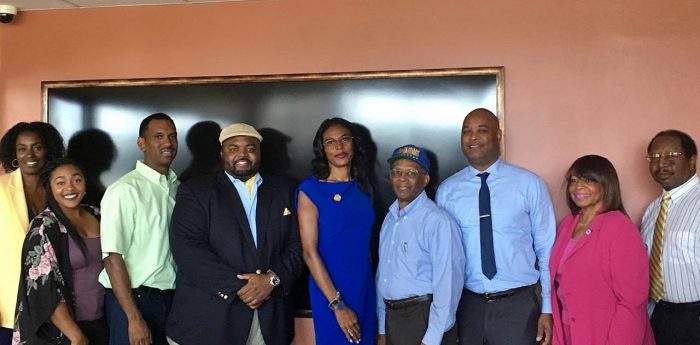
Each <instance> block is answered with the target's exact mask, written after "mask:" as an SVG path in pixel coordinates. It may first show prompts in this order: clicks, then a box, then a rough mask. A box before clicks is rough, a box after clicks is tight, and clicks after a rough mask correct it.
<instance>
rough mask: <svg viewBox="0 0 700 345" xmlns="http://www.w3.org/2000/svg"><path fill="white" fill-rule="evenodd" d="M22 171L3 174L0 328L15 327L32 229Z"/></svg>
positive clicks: (0, 189) (0, 191)
mask: <svg viewBox="0 0 700 345" xmlns="http://www.w3.org/2000/svg"><path fill="white" fill-rule="evenodd" d="M28 218H29V214H28V213H27V200H26V199H25V197H24V187H23V186H22V174H21V173H20V171H19V169H17V170H15V171H13V172H11V173H8V174H4V175H0V239H1V240H0V281H2V284H0V326H2V327H5V328H13V326H14V323H15V305H16V304H17V286H18V284H19V272H20V268H21V266H22V261H21V260H22V258H21V255H22V244H23V243H24V236H25V235H26V233H27V230H28V228H29V219H28Z"/></svg>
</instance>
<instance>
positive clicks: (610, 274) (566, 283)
mask: <svg viewBox="0 0 700 345" xmlns="http://www.w3.org/2000/svg"><path fill="white" fill-rule="evenodd" d="M578 218H579V215H571V214H570V215H568V216H566V217H565V218H564V219H563V220H562V221H561V223H560V224H559V228H558V229H557V239H556V242H555V243H554V247H553V248H552V254H551V257H550V259H549V267H550V272H551V276H552V295H551V299H552V316H553V318H554V337H553V345H564V335H563V333H562V327H563V325H562V319H561V304H560V301H559V298H558V294H563V295H564V299H565V301H566V307H567V311H568V314H569V322H570V327H571V328H570V330H571V340H572V342H573V344H575V345H585V344H590V345H604V344H609V345H627V344H629V345H653V344H655V342H654V335H653V333H652V331H651V326H650V324H649V318H648V316H647V311H646V306H647V301H648V296H649V258H648V256H647V251H646V250H645V248H644V244H643V242H642V239H641V236H640V233H639V230H638V229H637V227H635V226H634V224H632V222H631V221H630V219H629V218H628V217H627V216H626V215H625V214H623V213H622V212H620V211H612V212H605V213H601V214H598V215H596V216H595V218H593V221H592V222H591V224H590V226H589V230H590V231H587V232H586V233H584V235H583V236H581V238H579V239H578V241H577V243H576V245H575V247H574V249H573V251H572V253H571V255H570V256H569V258H568V259H566V261H564V262H563V263H562V262H561V259H562V255H563V253H564V249H565V248H566V245H567V243H568V241H569V240H570V239H571V235H572V233H573V230H574V227H575V226H576V222H577V221H578ZM557 272H561V275H562V277H561V281H560V282H558V283H557V282H555V276H556V274H557Z"/></svg>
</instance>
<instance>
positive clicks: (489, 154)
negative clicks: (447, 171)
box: [462, 109, 501, 171]
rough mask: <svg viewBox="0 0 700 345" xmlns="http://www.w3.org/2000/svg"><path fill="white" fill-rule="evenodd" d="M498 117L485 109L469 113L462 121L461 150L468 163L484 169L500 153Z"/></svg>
mask: <svg viewBox="0 0 700 345" xmlns="http://www.w3.org/2000/svg"><path fill="white" fill-rule="evenodd" d="M498 126H499V125H498V119H497V118H496V116H494V115H493V114H492V113H491V112H489V111H488V110H486V109H477V110H474V111H472V112H471V113H469V115H467V117H465V118H464V122H463V123H462V152H463V153H464V155H465V156H467V158H468V159H469V165H471V166H472V167H474V168H475V169H477V170H479V171H485V170H486V169H488V167H490V166H491V164H493V163H494V162H496V160H498V157H499V156H500V155H501V149H500V145H501V130H500V128H499V127H498Z"/></svg>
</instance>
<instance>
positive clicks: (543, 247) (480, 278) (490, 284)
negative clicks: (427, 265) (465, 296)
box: [436, 159, 556, 313]
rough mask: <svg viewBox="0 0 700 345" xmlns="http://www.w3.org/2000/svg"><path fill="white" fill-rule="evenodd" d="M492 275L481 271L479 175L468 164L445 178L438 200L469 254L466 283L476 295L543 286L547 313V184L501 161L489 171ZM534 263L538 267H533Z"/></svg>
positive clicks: (550, 222)
mask: <svg viewBox="0 0 700 345" xmlns="http://www.w3.org/2000/svg"><path fill="white" fill-rule="evenodd" d="M486 172H488V173H489V174H490V175H489V178H488V180H487V183H488V185H489V191H490V192H491V220H492V224H493V246H494V253H495V256H496V270H497V273H496V276H494V277H493V279H488V278H486V276H484V274H483V272H482V271H481V242H480V229H479V189H480V188H481V179H480V178H479V177H478V176H476V175H477V174H479V173H481V171H478V170H476V169H474V168H473V167H471V166H468V167H466V168H464V169H462V170H460V171H459V172H457V173H456V174H454V175H452V176H450V177H449V178H447V179H446V180H445V181H444V182H442V184H441V185H440V187H439V188H438V192H437V196H436V201H437V203H438V205H440V206H442V207H444V208H445V210H447V212H449V213H450V214H452V216H454V218H455V219H456V220H457V223H458V224H459V228H460V230H461V232H462V241H463V243H464V249H465V251H466V254H467V264H466V268H465V270H466V277H465V281H464V287H465V288H466V289H468V290H471V291H473V292H476V293H486V292H498V291H504V290H508V289H513V288H517V287H521V286H526V285H532V284H534V283H536V282H537V281H538V280H539V281H540V284H541V286H542V312H543V313H551V312H552V307H551V301H550V299H549V294H550V277H549V255H550V252H551V249H552V244H553V243H554V237H555V233H556V221H555V219H554V210H553V208H552V201H551V200H550V198H549V192H548V191H547V187H546V185H545V184H544V182H543V181H542V179H540V178H539V177H537V175H535V174H533V173H531V172H529V171H527V170H525V169H522V168H519V167H516V166H513V165H510V164H507V163H505V162H503V161H501V160H500V159H499V160H497V161H496V162H495V163H493V164H492V165H491V166H490V167H489V168H488V169H486ZM535 259H537V261H538V265H539V271H538V270H537V269H536V268H535Z"/></svg>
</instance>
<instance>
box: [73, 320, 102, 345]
mask: <svg viewBox="0 0 700 345" xmlns="http://www.w3.org/2000/svg"><path fill="white" fill-rule="evenodd" d="M78 327H80V330H81V331H82V332H83V334H85V336H86V337H87V338H88V342H89V343H90V345H107V344H108V343H109V341H108V338H107V322H106V321H105V318H104V317H101V318H99V319H97V320H94V321H78Z"/></svg>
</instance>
